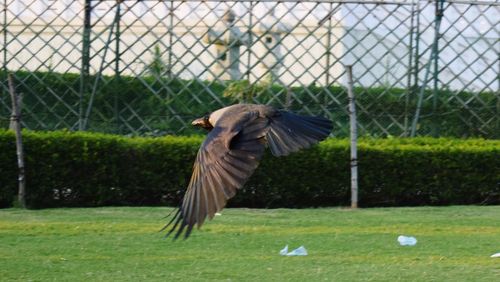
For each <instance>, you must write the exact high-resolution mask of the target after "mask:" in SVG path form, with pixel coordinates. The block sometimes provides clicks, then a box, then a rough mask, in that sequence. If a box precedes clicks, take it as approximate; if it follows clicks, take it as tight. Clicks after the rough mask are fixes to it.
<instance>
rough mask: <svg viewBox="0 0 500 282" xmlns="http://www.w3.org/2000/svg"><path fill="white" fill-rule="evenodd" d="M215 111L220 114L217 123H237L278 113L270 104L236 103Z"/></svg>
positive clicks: (225, 124)
mask: <svg viewBox="0 0 500 282" xmlns="http://www.w3.org/2000/svg"><path fill="white" fill-rule="evenodd" d="M218 111H220V112H217V111H216V112H214V114H216V115H218V119H217V122H216V125H218V126H228V125H236V124H238V123H239V122H245V121H247V120H248V119H253V118H259V117H260V118H269V117H272V116H274V115H275V114H276V112H277V111H276V110H275V109H274V108H273V107H271V106H268V105H257V104H235V105H231V106H228V107H225V108H222V109H220V110H218Z"/></svg>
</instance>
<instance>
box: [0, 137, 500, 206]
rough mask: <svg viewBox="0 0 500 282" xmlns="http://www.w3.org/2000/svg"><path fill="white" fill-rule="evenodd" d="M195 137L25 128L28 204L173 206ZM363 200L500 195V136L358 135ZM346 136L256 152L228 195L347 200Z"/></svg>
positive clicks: (436, 201)
mask: <svg viewBox="0 0 500 282" xmlns="http://www.w3.org/2000/svg"><path fill="white" fill-rule="evenodd" d="M201 141H202V137H199V136H193V137H173V136H166V137H158V138H143V137H134V138H130V137H122V136H115V135H105V134H95V133H85V132H68V131H56V132H32V131H25V132H24V147H25V153H26V173H27V193H28V197H27V202H28V204H29V206H30V207H31V208H47V207H61V206H103V205H176V204H178V202H179V200H180V198H181V196H182V194H183V191H184V189H185V187H186V186H187V183H188V181H189V177H190V174H191V167H192V163H193V161H194V158H195V155H196V152H197V149H198V146H199V145H200V143H201ZM359 173H360V179H359V187H360V205H361V206H395V205H398V206H400V205H444V204H481V203H486V204H500V184H499V183H500V141H498V140H482V139H469V140H457V139H432V138H415V139H362V140H360V145H359ZM16 179H17V176H16V153H15V140H14V135H13V133H12V132H10V131H0V206H1V207H9V206H11V205H12V202H13V199H14V198H15V194H16V190H17V184H16ZM349 199H350V169H349V143H348V140H346V139H328V140H326V141H324V142H322V143H320V144H319V145H318V146H315V147H314V148H311V149H309V150H305V151H302V152H299V153H295V154H292V155H290V156H288V157H283V158H275V157H273V156H271V155H270V154H269V153H268V154H267V155H265V156H264V159H263V161H262V163H261V165H260V167H259V168H258V169H257V171H256V172H255V174H254V176H253V177H252V178H251V179H250V181H249V182H248V183H247V185H246V186H245V187H244V188H243V189H242V191H240V192H239V193H238V194H237V196H236V197H235V198H234V199H233V200H231V201H230V205H231V206H245V207H273V208H274V207H316V206H337V205H348V204H349Z"/></svg>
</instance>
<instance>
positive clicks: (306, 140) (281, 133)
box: [266, 111, 333, 156]
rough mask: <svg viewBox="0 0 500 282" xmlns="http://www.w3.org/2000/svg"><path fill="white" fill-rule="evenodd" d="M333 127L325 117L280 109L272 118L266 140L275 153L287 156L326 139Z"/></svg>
mask: <svg viewBox="0 0 500 282" xmlns="http://www.w3.org/2000/svg"><path fill="white" fill-rule="evenodd" d="M332 128H333V124H332V122H331V121H330V120H328V119H326V118H323V117H310V116H301V115H296V114H293V113H290V112H286V111H278V112H276V114H275V115H274V116H273V117H272V118H271V122H270V129H269V131H268V133H267V135H266V140H267V142H268V145H269V149H270V150H271V153H272V154H273V155H275V156H286V155H288V154H290V153H292V152H297V151H299V150H301V149H305V148H308V147H310V146H311V145H313V144H316V143H318V142H319V141H321V140H323V139H325V138H326V137H328V135H329V134H330V132H331V131H332Z"/></svg>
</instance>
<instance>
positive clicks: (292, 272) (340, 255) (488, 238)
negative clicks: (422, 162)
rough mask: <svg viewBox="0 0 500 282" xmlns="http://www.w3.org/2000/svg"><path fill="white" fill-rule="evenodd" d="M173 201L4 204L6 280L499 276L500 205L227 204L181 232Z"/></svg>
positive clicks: (1, 275)
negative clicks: (154, 204)
mask: <svg viewBox="0 0 500 282" xmlns="http://www.w3.org/2000/svg"><path fill="white" fill-rule="evenodd" d="M169 211H170V209H168V208H128V207H126V208H88V209H83V208H82V209H47V210H36V211H35V210H31V211H26V210H20V209H7V210H0V280H1V281H16V280H19V281H84V280H87V281H202V280H219V281H310V282H312V281H491V282H493V281H500V258H490V256H491V255H492V254H494V253H497V252H500V206H483V207H478V206H454V207H419V208H373V209H360V210H355V211H352V210H349V209H340V208H328V209H326V208H325V209H304V210H290V209H276V210H253V209H226V210H224V211H223V214H222V216H217V217H216V218H215V219H214V220H213V221H210V222H208V223H207V224H205V226H204V227H203V228H202V229H201V230H195V231H194V232H193V234H192V236H191V237H190V238H189V239H188V240H177V241H172V240H171V239H163V236H162V234H161V233H158V230H159V229H160V228H161V227H162V224H163V222H164V219H162V217H164V216H165V215H166V214H167V213H168V212H169ZM401 234H405V235H413V236H415V237H417V239H418V243H417V245H416V246H413V247H402V246H399V244H398V243H397V240H396V239H397V237H398V235H401ZM286 244H288V245H289V248H291V249H294V248H297V247H299V246H300V245H304V246H305V247H306V249H307V250H308V252H309V255H308V256H305V257H284V256H280V255H279V254H278V252H279V250H280V249H282V248H283V247H284V246H285V245H286Z"/></svg>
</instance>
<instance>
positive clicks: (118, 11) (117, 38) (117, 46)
mask: <svg viewBox="0 0 500 282" xmlns="http://www.w3.org/2000/svg"><path fill="white" fill-rule="evenodd" d="M116 2H117V3H116V5H117V6H116V17H115V24H116V32H115V76H116V77H119V76H120V36H121V31H120V19H121V9H120V8H121V5H120V4H121V3H122V2H123V0H117V1H116Z"/></svg>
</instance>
